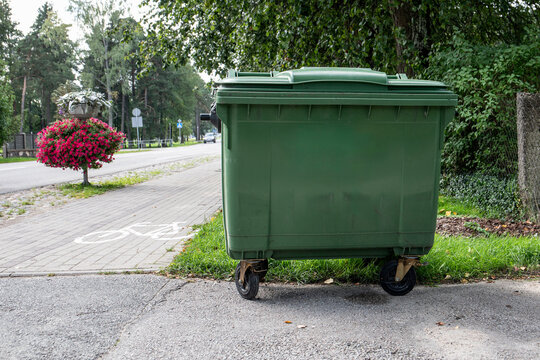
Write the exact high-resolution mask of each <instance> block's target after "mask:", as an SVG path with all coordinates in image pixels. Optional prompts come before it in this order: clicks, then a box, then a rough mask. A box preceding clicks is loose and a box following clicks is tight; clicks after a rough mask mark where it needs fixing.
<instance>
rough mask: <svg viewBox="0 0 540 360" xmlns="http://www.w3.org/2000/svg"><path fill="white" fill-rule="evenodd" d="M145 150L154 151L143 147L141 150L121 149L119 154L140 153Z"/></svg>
mask: <svg viewBox="0 0 540 360" xmlns="http://www.w3.org/2000/svg"><path fill="white" fill-rule="evenodd" d="M145 151H152V150H150V149H141V150H120V151H119V152H118V154H131V153H140V152H145Z"/></svg>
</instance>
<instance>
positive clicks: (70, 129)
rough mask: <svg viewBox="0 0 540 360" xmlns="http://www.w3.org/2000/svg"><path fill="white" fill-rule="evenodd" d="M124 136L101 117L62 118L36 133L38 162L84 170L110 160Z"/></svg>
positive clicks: (85, 175)
mask: <svg viewBox="0 0 540 360" xmlns="http://www.w3.org/2000/svg"><path fill="white" fill-rule="evenodd" d="M124 139H125V135H124V134H123V133H121V132H118V131H116V130H115V129H113V128H112V127H110V126H109V125H107V124H106V123H104V122H103V121H101V120H98V119H94V118H90V119H89V120H79V119H71V120H67V119H64V120H62V121H57V122H55V123H53V124H52V125H50V126H48V127H46V128H45V129H43V130H42V131H40V132H39V134H38V140H37V144H38V147H39V152H38V154H37V159H38V162H41V163H43V164H45V165H47V166H50V167H61V168H63V169H66V168H70V169H73V170H80V169H82V170H83V171H84V184H87V183H88V169H98V168H100V167H102V166H103V163H110V162H111V161H112V160H113V154H114V153H115V152H116V151H118V150H120V148H121V147H122V143H123V141H124Z"/></svg>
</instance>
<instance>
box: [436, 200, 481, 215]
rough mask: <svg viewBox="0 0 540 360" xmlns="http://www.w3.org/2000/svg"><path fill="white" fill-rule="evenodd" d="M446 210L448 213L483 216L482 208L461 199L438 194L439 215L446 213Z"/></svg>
mask: <svg viewBox="0 0 540 360" xmlns="http://www.w3.org/2000/svg"><path fill="white" fill-rule="evenodd" d="M448 211H450V215H458V216H472V217H483V215H484V213H485V212H484V211H483V210H482V209H479V208H477V207H476V206H474V205H471V204H469V203H467V202H465V201H463V200H460V199H456V198H453V197H449V196H443V195H440V196H439V215H447V214H448Z"/></svg>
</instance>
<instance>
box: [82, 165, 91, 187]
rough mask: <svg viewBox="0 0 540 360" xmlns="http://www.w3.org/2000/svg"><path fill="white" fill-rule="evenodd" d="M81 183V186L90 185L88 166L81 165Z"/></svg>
mask: <svg viewBox="0 0 540 360" xmlns="http://www.w3.org/2000/svg"><path fill="white" fill-rule="evenodd" d="M82 185H83V186H88V185H90V182H89V181H88V168H87V167H86V166H85V167H83V182H82Z"/></svg>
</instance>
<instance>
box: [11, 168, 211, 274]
mask: <svg viewBox="0 0 540 360" xmlns="http://www.w3.org/2000/svg"><path fill="white" fill-rule="evenodd" d="M220 206H221V165H220V161H219V160H215V161H212V162H210V163H206V164H204V165H199V166H197V167H195V168H191V169H188V170H182V171H179V172H177V173H175V174H173V175H170V176H166V177H163V178H159V179H156V180H151V181H148V182H145V183H142V184H138V185H134V186H130V187H127V188H124V189H120V190H117V191H112V192H109V193H106V194H103V195H99V196H95V197H92V198H89V199H82V200H78V201H75V202H72V203H69V204H67V205H65V206H62V207H59V208H58V209H54V210H52V211H49V212H48V213H46V214H36V215H34V216H28V217H25V218H21V219H20V221H18V220H15V221H14V222H13V223H10V224H7V225H4V226H2V227H0V249H2V251H1V253H0V277H2V276H17V275H34V274H50V273H55V274H59V273H98V272H109V271H128V270H129V271H133V270H145V271H147V270H158V269H160V268H162V267H164V266H166V265H168V264H169V263H170V262H171V260H172V258H173V257H174V255H175V254H176V253H177V252H178V251H179V250H180V249H181V247H182V244H183V243H184V241H185V239H186V237H188V236H189V234H190V233H191V232H192V229H191V226H192V225H194V224H200V223H203V222H205V220H207V219H209V218H210V217H211V216H212V214H213V213H214V212H216V211H217V210H218V209H219V208H220Z"/></svg>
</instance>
